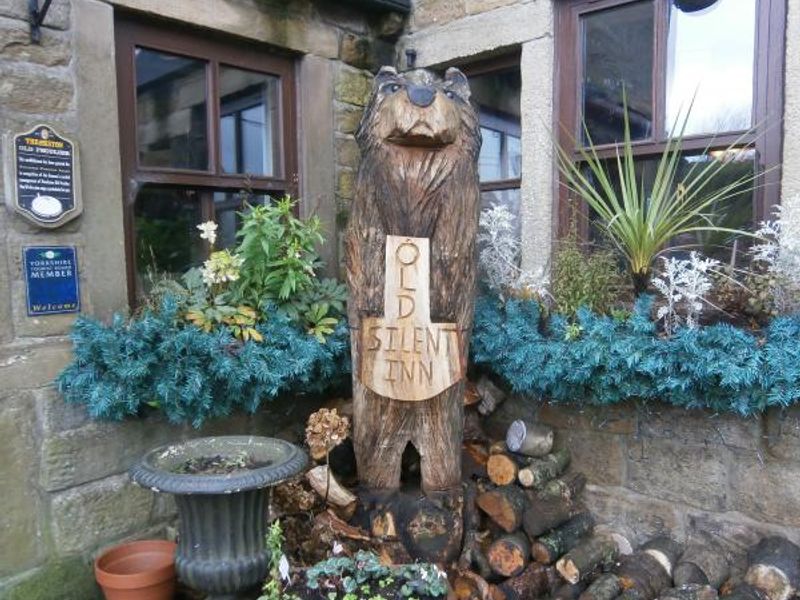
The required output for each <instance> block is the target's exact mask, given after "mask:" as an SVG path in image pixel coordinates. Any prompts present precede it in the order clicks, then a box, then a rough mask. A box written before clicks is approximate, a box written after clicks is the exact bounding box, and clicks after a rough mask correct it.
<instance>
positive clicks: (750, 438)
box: [398, 0, 800, 543]
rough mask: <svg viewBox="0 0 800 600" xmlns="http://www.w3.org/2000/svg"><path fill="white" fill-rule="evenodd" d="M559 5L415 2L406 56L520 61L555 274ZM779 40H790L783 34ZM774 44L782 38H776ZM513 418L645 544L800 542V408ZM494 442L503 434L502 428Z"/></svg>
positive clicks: (533, 255) (629, 409)
mask: <svg viewBox="0 0 800 600" xmlns="http://www.w3.org/2000/svg"><path fill="white" fill-rule="evenodd" d="M557 1H558V0H453V1H450V2H440V1H437V0H414V3H413V5H414V9H413V11H412V14H411V17H410V19H409V26H408V29H407V31H406V33H405V34H404V35H403V37H402V38H401V40H400V43H399V44H398V55H399V56H403V53H404V51H405V50H406V49H414V50H415V51H416V53H417V64H418V65H419V66H423V67H441V66H445V65H451V64H468V63H470V62H473V61H476V60H480V59H483V58H487V57H491V56H495V55H502V54H506V53H509V52H510V51H516V50H520V51H521V58H520V71H521V76H522V98H521V103H522V106H521V108H522V155H523V163H522V190H521V191H522V205H521V218H522V246H523V249H522V254H523V256H522V261H523V266H524V267H526V268H528V269H531V270H534V271H535V270H536V269H539V268H546V267H547V265H548V264H549V259H550V249H551V247H552V241H553V226H554V223H553V217H554V213H553V206H554V173H555V165H554V163H553V157H552V153H551V151H550V148H551V143H552V142H551V139H552V138H551V128H552V123H553V94H554V72H555V69H556V64H555V63H556V60H555V56H554V24H553V7H554V5H555V2H557ZM774 34H775V35H781V34H783V32H782V31H779V30H778V31H776V32H775V33H774ZM785 34H786V49H785V61H786V65H785V73H784V90H785V94H784V95H785V106H784V115H783V122H782V126H783V132H784V138H783V156H782V192H783V193H782V197H783V203H784V205H785V206H786V207H787V209H788V211H787V216H788V217H789V218H790V219H792V220H793V221H797V222H800V176H798V173H800V51H798V44H799V43H800V42H798V40H800V3H797V2H789V3H788V4H787V20H786V32H785ZM771 35H772V33H771ZM523 405H524V407H525V408H524V409H520V405H519V403H517V406H516V407H515V408H512V404H509V406H508V407H506V409H505V410H506V411H507V414H506V415H505V419H504V417H503V414H502V413H501V414H500V415H498V416H497V417H496V419H495V420H496V425H497V424H499V423H501V424H502V425H503V426H505V425H507V424H508V422H509V419H511V418H512V417H513V416H515V415H519V414H527V415H528V416H529V417H530V418H539V419H540V420H542V421H543V422H545V423H549V424H551V425H553V426H554V427H555V428H556V429H557V432H558V439H557V443H563V444H567V445H569V446H570V448H571V449H572V451H573V455H574V459H573V462H574V464H575V467H576V468H577V469H579V470H582V471H584V472H585V473H586V474H587V475H588V476H589V481H590V486H589V491H588V494H587V496H588V497H589V504H590V508H592V509H593V510H594V511H595V512H596V513H597V514H599V515H600V517H601V518H605V519H608V520H615V521H618V522H627V523H628V524H630V525H632V526H633V527H634V529H635V530H636V531H637V532H638V534H639V535H640V536H641V537H643V536H646V535H648V534H652V533H655V532H656V531H659V530H667V529H668V530H670V531H673V532H674V533H675V534H676V535H679V536H681V537H684V536H686V535H689V534H693V533H696V532H697V531H698V530H701V529H703V530H706V531H713V532H716V534H718V535H721V536H723V537H725V538H726V539H727V540H728V541H732V543H745V541H746V540H752V538H753V532H755V531H766V530H773V531H774V530H780V531H782V532H784V533H786V534H787V535H789V536H790V537H791V538H792V539H794V540H795V541H800V503H798V502H797V500H796V498H797V496H798V492H800V488H798V483H797V476H798V474H800V443H798V439H800V409H797V408H793V409H791V410H790V411H787V412H786V413H785V414H784V413H781V412H780V411H773V412H770V413H769V414H767V415H765V416H763V417H759V418H753V419H744V418H739V417H736V416H733V415H712V414H709V413H707V412H703V411H684V410H680V409H675V408H672V407H669V406H662V405H656V406H650V407H642V406H633V405H628V406H624V407H620V408H613V409H612V408H606V409H590V408H587V409H583V410H581V409H580V408H575V407H572V406H571V407H553V406H545V407H542V408H541V409H539V408H538V405H537V403H536V402H535V401H529V402H525V403H523ZM494 433H495V435H498V436H499V435H503V434H504V429H503V427H496V429H495V431H494Z"/></svg>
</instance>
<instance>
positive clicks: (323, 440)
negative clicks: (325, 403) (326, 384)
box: [306, 408, 350, 460]
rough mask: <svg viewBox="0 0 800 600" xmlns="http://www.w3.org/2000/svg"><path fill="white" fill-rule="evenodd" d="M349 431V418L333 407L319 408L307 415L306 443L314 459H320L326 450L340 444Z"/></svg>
mask: <svg viewBox="0 0 800 600" xmlns="http://www.w3.org/2000/svg"><path fill="white" fill-rule="evenodd" d="M349 432H350V419H348V418H347V417H344V416H342V415H340V414H339V413H338V412H337V410H336V409H335V408H333V409H328V408H321V409H319V410H318V411H317V412H315V413H312V414H311V416H309V417H308V424H307V425H306V443H307V444H308V447H309V449H310V450H311V456H312V458H314V460H322V459H323V458H325V457H326V456H327V455H328V452H330V451H331V450H333V449H334V448H335V447H336V446H338V445H339V444H341V443H342V442H343V441H344V440H345V439H347V436H348V435H349Z"/></svg>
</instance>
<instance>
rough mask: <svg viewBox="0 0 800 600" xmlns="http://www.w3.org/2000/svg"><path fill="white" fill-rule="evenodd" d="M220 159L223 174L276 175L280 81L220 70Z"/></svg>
mask: <svg viewBox="0 0 800 600" xmlns="http://www.w3.org/2000/svg"><path fill="white" fill-rule="evenodd" d="M219 79H220V82H219V85H220V156H221V161H222V171H223V172H224V173H247V174H251V175H262V176H267V177H271V176H277V175H278V174H279V170H280V169H279V167H280V165H279V163H278V156H279V148H278V147H276V144H277V143H278V138H279V135H278V132H279V131H280V129H279V127H278V116H279V114H278V106H279V104H278V89H279V79H278V78H277V77H273V76H271V75H265V74H263V73H255V72H253V71H245V70H244V69H236V68H234V67H227V66H221V67H220V70H219Z"/></svg>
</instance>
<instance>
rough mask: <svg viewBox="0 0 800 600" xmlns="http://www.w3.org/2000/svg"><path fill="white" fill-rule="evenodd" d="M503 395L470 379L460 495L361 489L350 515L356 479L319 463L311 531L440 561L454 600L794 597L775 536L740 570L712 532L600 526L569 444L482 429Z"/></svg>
mask: <svg viewBox="0 0 800 600" xmlns="http://www.w3.org/2000/svg"><path fill="white" fill-rule="evenodd" d="M503 400H504V397H503V394H502V391H501V390H499V388H497V387H496V386H494V385H493V384H491V382H489V381H488V380H483V379H482V380H481V381H480V382H479V383H478V384H477V385H475V386H468V392H467V397H466V398H465V407H466V422H465V437H464V444H463V455H462V461H463V463H464V468H463V477H464V493H463V495H462V496H461V497H460V498H455V499H454V498H443V499H436V498H435V497H432V496H431V495H430V494H429V495H420V494H413V493H407V494H405V495H404V494H402V493H400V494H396V495H393V496H391V497H388V498H370V497H368V496H366V495H365V494H366V492H364V491H362V493H361V494H359V497H358V499H357V504H358V505H359V508H358V512H357V514H356V515H355V516H353V506H354V504H356V502H354V499H355V496H354V495H353V494H352V493H351V492H350V490H348V487H350V488H352V487H353V484H354V483H355V481H354V480H349V481H344V483H345V484H346V485H347V486H348V487H346V486H345V485H342V483H341V482H340V478H339V477H337V475H338V473H336V472H337V471H338V470H337V469H336V468H334V469H330V470H329V469H328V467H327V466H324V465H319V466H317V467H315V468H313V469H312V470H310V471H309V472H308V474H307V475H306V482H307V484H308V486H309V487H310V488H312V489H313V490H315V491H316V492H317V493H318V495H319V497H320V500H323V501H322V505H323V506H326V507H327V510H326V512H325V513H323V514H321V515H318V516H317V517H316V520H317V521H318V523H317V527H318V530H321V531H330V532H333V533H334V534H335V535H337V536H339V537H340V538H346V539H348V540H350V541H351V542H352V543H364V544H365V546H368V547H372V548H373V549H377V551H379V553H380V555H381V558H382V560H385V561H386V562H394V563H398V562H409V561H413V560H416V559H420V558H421V559H422V560H429V561H432V562H437V563H439V564H440V566H442V567H444V568H446V569H447V570H448V573H449V575H450V582H451V586H452V590H453V595H454V597H455V598H457V599H459V600H523V599H526V600H527V599H535V598H550V599H561V600H717V599H718V598H723V599H726V600H791V599H792V598H794V597H795V595H796V594H798V590H800V547H798V546H797V545H795V544H793V543H792V542H790V541H789V540H787V539H785V538H783V537H767V538H764V539H762V540H761V541H760V542H759V543H758V544H757V545H755V546H754V547H752V548H751V549H750V551H749V553H748V564H747V566H746V568H742V565H738V564H737V565H736V566H735V568H734V566H733V565H732V564H731V561H732V558H733V557H732V556H730V554H729V553H728V552H726V551H725V550H724V549H723V548H722V547H720V546H718V545H715V544H714V543H712V542H710V541H709V540H708V539H706V540H704V541H702V542H699V543H698V542H695V541H692V543H689V544H687V545H683V544H680V543H678V542H677V541H676V540H674V539H672V538H670V537H668V536H664V535H660V536H657V537H653V538H651V539H647V540H644V543H637V542H641V541H642V540H641V539H639V540H637V539H635V536H634V534H633V532H632V531H631V530H630V529H627V528H626V527H625V526H620V525H617V524H609V523H597V522H596V518H595V517H594V516H593V515H592V514H591V512H590V511H588V510H587V509H586V507H585V506H584V505H583V503H582V501H581V496H582V493H583V490H584V488H585V486H586V481H587V479H586V477H585V476H584V475H583V474H582V473H579V472H575V471H574V470H570V458H571V457H570V452H569V449H568V448H565V447H559V446H558V443H557V440H556V439H555V438H554V435H553V431H552V430H551V429H550V428H548V427H547V426H545V425H543V424H541V423H535V422H528V421H525V420H518V421H515V422H514V423H512V424H511V426H510V427H508V429H507V432H506V434H505V435H504V436H502V439H500V440H492V439H489V438H488V437H487V436H486V435H485V433H484V432H483V429H482V427H481V424H482V420H481V419H482V417H484V416H486V415H487V414H489V413H490V412H491V411H492V410H494V409H495V408H496V407H497V406H498V405H499V404H501V403H502V402H503ZM500 433H501V432H499V431H498V432H497V434H498V435H500ZM417 458H418V457H417ZM413 466H414V465H410V467H412V468H411V469H410V471H413ZM331 471H334V472H333V473H332V472H331ZM359 515H360V518H361V520H359ZM349 548H350V547H349V546H348V551H349ZM454 556H455V557H456V560H454V561H452V557H454ZM734 571H735V572H734Z"/></svg>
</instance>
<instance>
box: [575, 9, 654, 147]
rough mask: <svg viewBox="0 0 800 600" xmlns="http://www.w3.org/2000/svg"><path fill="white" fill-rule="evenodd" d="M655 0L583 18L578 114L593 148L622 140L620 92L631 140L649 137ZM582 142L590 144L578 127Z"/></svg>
mask: <svg viewBox="0 0 800 600" xmlns="http://www.w3.org/2000/svg"><path fill="white" fill-rule="evenodd" d="M653 18H654V8H653V2H652V1H647V2H635V3H632V4H626V5H624V6H619V7H614V8H610V9H607V10H601V11H596V12H592V13H590V14H588V15H586V16H584V17H582V18H581V26H582V41H583V82H582V84H583V85H582V98H583V99H582V111H581V117H582V119H583V120H584V121H585V124H586V129H587V130H588V133H589V137H590V138H591V142H592V143H593V144H610V143H615V142H619V141H622V139H623V131H624V129H623V115H624V108H623V107H624V102H623V92H624V93H625V95H626V97H627V105H628V113H629V116H630V125H631V139H634V140H639V139H645V138H648V137H650V136H651V134H652V119H653V97H652V85H653ZM581 135H582V139H583V142H584V143H585V144H588V143H589V140H588V139H587V138H586V132H584V131H583V128H582V127H581Z"/></svg>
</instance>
